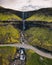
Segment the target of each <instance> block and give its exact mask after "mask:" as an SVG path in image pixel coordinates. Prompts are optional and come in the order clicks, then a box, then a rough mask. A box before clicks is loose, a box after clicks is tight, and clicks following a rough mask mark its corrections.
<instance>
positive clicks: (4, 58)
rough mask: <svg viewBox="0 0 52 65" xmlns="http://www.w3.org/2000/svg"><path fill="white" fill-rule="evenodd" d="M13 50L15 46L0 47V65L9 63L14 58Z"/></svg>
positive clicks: (14, 50)
mask: <svg viewBox="0 0 52 65" xmlns="http://www.w3.org/2000/svg"><path fill="white" fill-rule="evenodd" d="M15 52H16V48H15V47H0V65H9V62H10V61H11V59H13V58H14V55H15Z"/></svg>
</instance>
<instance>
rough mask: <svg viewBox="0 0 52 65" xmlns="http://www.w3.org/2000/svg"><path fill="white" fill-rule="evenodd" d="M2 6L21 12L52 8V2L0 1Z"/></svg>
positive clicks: (42, 0)
mask: <svg viewBox="0 0 52 65" xmlns="http://www.w3.org/2000/svg"><path fill="white" fill-rule="evenodd" d="M0 6H3V7H5V8H10V9H14V10H20V11H29V10H36V9H40V8H47V7H52V0H0Z"/></svg>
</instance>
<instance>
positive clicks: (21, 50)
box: [19, 48, 25, 60]
mask: <svg viewBox="0 0 52 65" xmlns="http://www.w3.org/2000/svg"><path fill="white" fill-rule="evenodd" d="M19 54H20V60H25V50H24V48H20V50H19Z"/></svg>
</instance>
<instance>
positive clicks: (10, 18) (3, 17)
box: [0, 13, 22, 21]
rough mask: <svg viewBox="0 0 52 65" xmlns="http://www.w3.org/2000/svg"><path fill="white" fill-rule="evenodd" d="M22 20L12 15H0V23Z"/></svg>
mask: <svg viewBox="0 0 52 65" xmlns="http://www.w3.org/2000/svg"><path fill="white" fill-rule="evenodd" d="M21 20H22V19H21V18H20V17H19V16H17V15H15V14H12V13H0V21H21Z"/></svg>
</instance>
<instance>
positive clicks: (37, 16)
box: [26, 14, 52, 22]
mask: <svg viewBox="0 0 52 65" xmlns="http://www.w3.org/2000/svg"><path fill="white" fill-rule="evenodd" d="M26 20H27V21H45V22H52V16H49V15H44V14H34V15H32V16H31V17H29V18H27V19H26Z"/></svg>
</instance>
